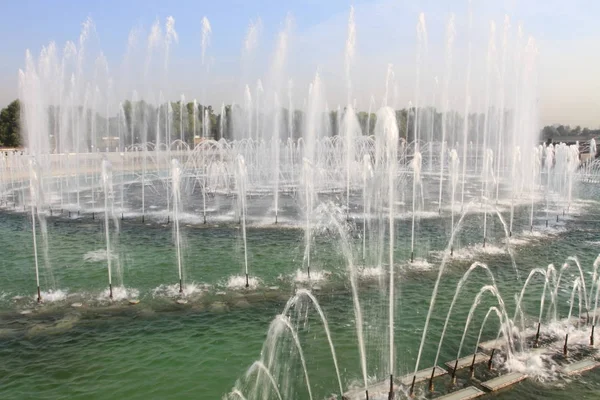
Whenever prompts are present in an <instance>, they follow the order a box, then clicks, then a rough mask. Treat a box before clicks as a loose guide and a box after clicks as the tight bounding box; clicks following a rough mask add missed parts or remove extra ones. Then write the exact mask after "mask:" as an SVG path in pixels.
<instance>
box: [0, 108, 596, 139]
mask: <svg viewBox="0 0 600 400" xmlns="http://www.w3.org/2000/svg"><path fill="white" fill-rule="evenodd" d="M220 111H221V112H220V113H217V112H215V110H214V109H213V107H212V106H204V105H202V104H197V103H194V102H189V103H184V104H182V103H181V102H179V101H178V102H171V103H164V104H161V105H159V106H155V105H151V104H149V103H146V102H145V101H143V100H141V101H136V102H132V101H129V100H127V101H124V102H123V103H122V106H121V107H120V110H119V113H117V115H114V116H110V117H109V118H108V119H107V118H106V117H104V116H102V115H100V114H98V113H95V112H93V111H92V110H91V109H86V110H84V109H83V107H81V106H80V107H78V108H76V109H75V110H68V113H67V114H68V116H69V117H68V118H65V116H64V114H63V113H62V112H61V110H60V108H59V107H58V106H50V107H48V126H49V129H48V132H49V135H50V137H51V138H53V147H55V148H62V147H61V143H59V141H60V140H66V139H65V137H68V136H69V135H71V137H73V135H72V132H75V131H78V132H81V131H83V132H88V133H89V134H88V135H86V138H85V140H86V143H84V145H85V146H86V147H88V148H92V147H100V146H101V143H102V138H103V137H107V136H110V137H119V138H121V139H122V141H123V143H122V145H123V146H125V147H126V146H129V145H132V144H135V143H141V142H154V143H156V142H160V143H165V142H167V141H168V140H169V139H170V141H174V140H177V139H181V140H182V141H184V142H186V143H188V144H190V145H192V144H193V143H194V136H202V137H206V138H212V139H215V140H219V139H221V138H224V139H227V140H232V139H234V138H236V137H239V136H240V135H239V134H238V135H237V136H236V135H235V132H239V133H242V135H241V136H243V137H249V136H252V137H256V129H258V130H260V131H261V132H263V133H264V137H270V136H271V134H272V129H273V121H272V119H271V118H267V116H265V115H264V114H258V115H256V114H255V113H252V115H251V120H249V119H248V114H246V113H245V111H244V110H243V109H242V107H241V106H239V105H237V104H234V105H226V106H224V107H223V108H222V109H221V110H220ZM343 114H344V110H334V111H329V112H328V113H324V114H323V117H324V118H323V124H322V129H323V130H324V132H323V133H322V134H323V135H329V136H333V135H335V134H338V133H340V130H341V129H343ZM395 115H396V124H397V127H398V131H399V136H400V137H401V138H403V139H404V140H407V141H408V142H411V141H413V140H414V139H415V134H417V135H418V136H419V139H420V140H422V141H430V140H432V141H441V140H442V137H445V139H446V141H447V142H448V143H450V145H451V146H454V145H455V144H459V145H460V144H461V143H462V141H463V140H464V119H463V117H462V115H460V114H459V113H457V112H455V111H449V112H447V113H446V114H445V115H444V114H443V113H442V112H440V111H438V110H437V109H435V108H434V107H424V108H419V109H415V108H410V109H406V108H405V109H401V110H396V111H395ZM74 117H75V118H74ZM278 117H279V119H280V121H279V125H278V126H279V129H280V132H279V137H280V138H292V139H294V140H297V139H299V138H300V137H301V136H302V132H304V127H305V123H306V121H305V118H304V112H303V111H301V110H294V111H293V112H292V113H290V112H289V111H288V110H287V109H285V108H282V109H281V110H280V112H279V113H278ZM356 117H357V120H358V124H359V127H358V129H360V131H361V132H362V134H363V135H372V134H374V130H375V126H376V124H377V114H375V113H368V112H365V111H359V112H357V113H356ZM257 118H258V123H257V121H256V119H257ZM503 118H504V120H503V121H502V119H503ZM290 119H291V121H290ZM75 121H77V122H75ZM511 123H512V114H511V113H510V112H509V111H504V112H502V113H501V112H499V111H497V110H494V109H490V111H489V112H488V115H487V118H486V116H485V115H484V114H482V113H472V114H469V125H468V127H469V129H468V132H467V140H468V141H469V142H473V143H474V144H477V143H478V141H479V140H480V139H481V132H483V130H484V129H485V126H486V124H488V125H487V132H488V140H489V143H495V141H494V140H495V138H497V136H496V135H497V134H499V132H500V129H501V127H503V128H504V130H510V127H511ZM444 128H445V129H444ZM65 129H66V131H67V134H65ZM59 131H60V132H59ZM69 132H70V133H69ZM59 133H60V134H59ZM599 135H600V129H598V130H591V129H588V128H583V129H582V128H581V127H579V126H577V127H575V128H571V127H569V126H568V125H566V126H563V125H552V126H546V127H544V128H543V129H542V130H541V131H540V140H547V139H549V138H550V139H554V140H560V137H561V136H586V137H587V136H589V137H590V138H591V137H598V136H599ZM261 136H262V135H261ZM509 137H510V136H509ZM70 140H75V139H70ZM505 140H510V139H505ZM22 144H23V138H22V135H21V123H20V103H19V100H14V101H13V102H11V103H10V104H9V105H8V106H7V107H5V108H4V109H2V110H1V111H0V146H2V147H19V146H21V145H22ZM479 144H480V145H481V144H482V143H479Z"/></svg>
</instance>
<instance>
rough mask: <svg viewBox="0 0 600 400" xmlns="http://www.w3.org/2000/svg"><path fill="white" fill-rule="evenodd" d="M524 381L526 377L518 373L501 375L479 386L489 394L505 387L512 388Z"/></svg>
mask: <svg viewBox="0 0 600 400" xmlns="http://www.w3.org/2000/svg"><path fill="white" fill-rule="evenodd" d="M525 379H527V375H525V374H522V373H520V372H510V373H508V374H506V375H501V376H499V377H497V378H494V379H490V380H489V381H485V382H483V383H482V384H481V386H483V387H484V388H486V389H487V390H489V391H490V392H495V391H497V390H500V389H503V388H505V387H508V386H512V385H514V384H515V383H518V382H521V381H522V380H525Z"/></svg>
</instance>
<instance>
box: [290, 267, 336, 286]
mask: <svg viewBox="0 0 600 400" xmlns="http://www.w3.org/2000/svg"><path fill="white" fill-rule="evenodd" d="M330 275H331V272H329V271H311V272H310V278H309V277H308V274H307V272H306V271H305V270H301V269H297V270H296V273H295V274H294V275H293V280H294V282H296V283H314V282H322V281H325V280H327V279H328V278H329V276H330Z"/></svg>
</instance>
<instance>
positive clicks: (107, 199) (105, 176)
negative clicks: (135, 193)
mask: <svg viewBox="0 0 600 400" xmlns="http://www.w3.org/2000/svg"><path fill="white" fill-rule="evenodd" d="M102 188H103V190H104V238H105V240H106V268H107V271H108V297H109V298H110V299H111V300H112V298H113V287H112V258H113V255H112V249H111V242H110V220H109V217H110V216H113V220H115V218H114V206H113V200H114V193H113V180H112V165H111V164H110V162H109V161H108V160H102ZM109 203H110V207H109ZM115 223H117V222H116V221H115ZM117 230H118V227H117Z"/></svg>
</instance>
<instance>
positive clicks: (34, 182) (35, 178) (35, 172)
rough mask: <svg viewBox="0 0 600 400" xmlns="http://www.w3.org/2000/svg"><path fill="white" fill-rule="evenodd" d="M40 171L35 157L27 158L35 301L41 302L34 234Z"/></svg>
mask: <svg viewBox="0 0 600 400" xmlns="http://www.w3.org/2000/svg"><path fill="white" fill-rule="evenodd" d="M39 174H40V171H39V167H38V164H37V162H36V160H35V158H31V159H30V160H29V192H30V195H31V230H32V238H33V258H34V262H35V283H36V286H37V302H38V303H41V302H42V292H41V290H40V269H39V260H38V246H37V234H36V223H35V219H36V218H35V217H36V207H39V205H40V201H39V199H40V196H41V193H40V190H41V185H40V175H39Z"/></svg>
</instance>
